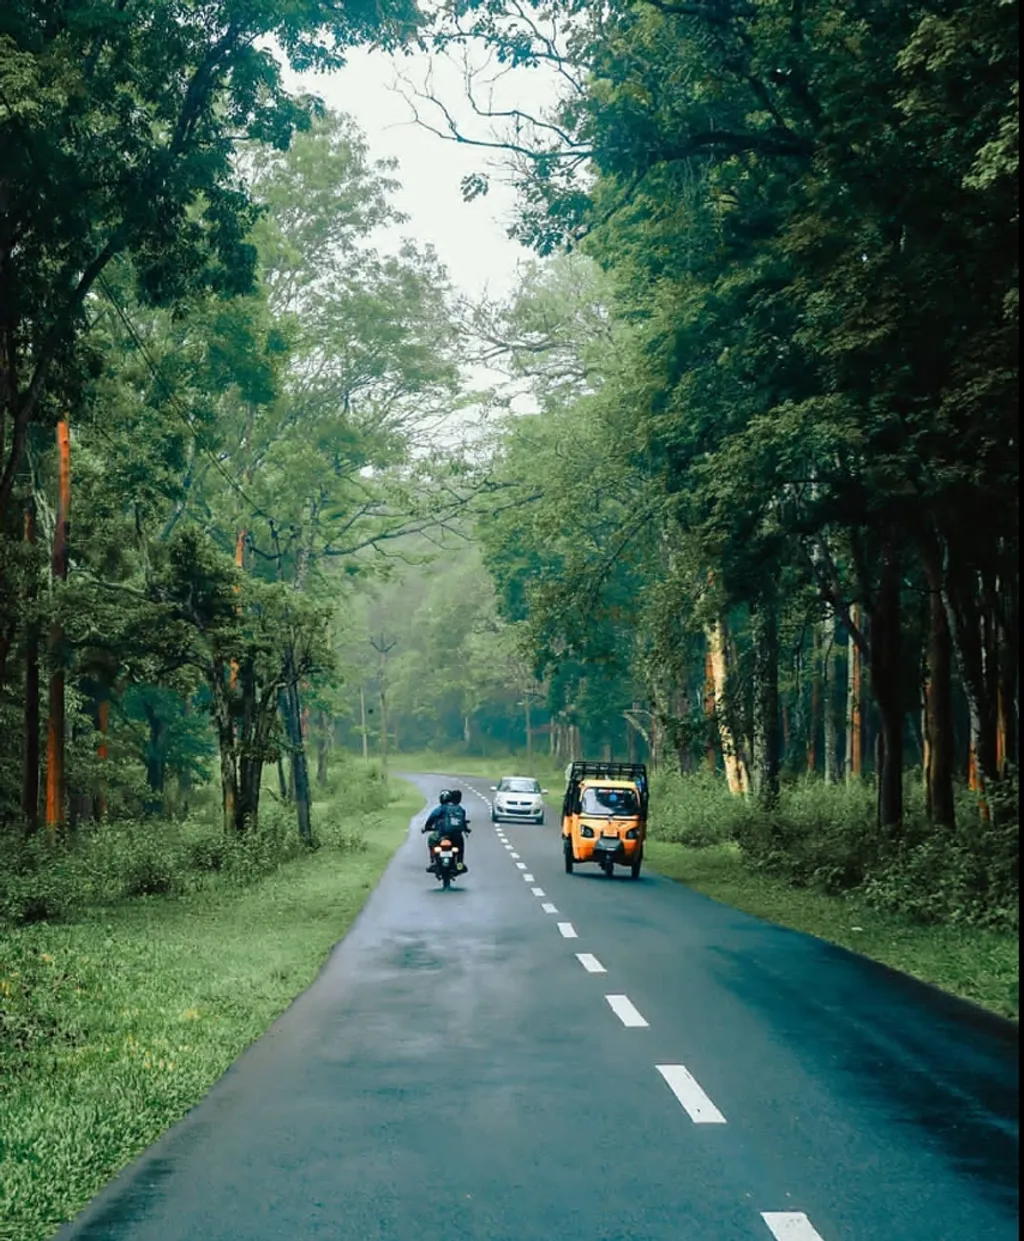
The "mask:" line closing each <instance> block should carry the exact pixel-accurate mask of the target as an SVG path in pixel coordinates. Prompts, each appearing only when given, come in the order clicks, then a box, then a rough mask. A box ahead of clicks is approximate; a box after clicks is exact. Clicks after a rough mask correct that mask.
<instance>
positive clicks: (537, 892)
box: [530, 888, 545, 896]
mask: <svg viewBox="0 0 1024 1241" xmlns="http://www.w3.org/2000/svg"><path fill="white" fill-rule="evenodd" d="M530 891H531V892H532V893H533V894H534V896H544V895H545V893H544V889H543V888H531V889H530Z"/></svg>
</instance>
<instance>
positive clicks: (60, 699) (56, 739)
mask: <svg viewBox="0 0 1024 1241" xmlns="http://www.w3.org/2000/svg"><path fill="white" fill-rule="evenodd" d="M57 470H58V473H57V480H58V481H57V516H56V522H55V525H54V531H53V560H52V562H51V566H50V567H51V572H52V574H53V577H54V578H55V579H56V580H58V581H64V580H65V579H66V578H67V575H68V522H69V521H70V517H71V433H70V428H69V426H68V421H67V419H66V418H62V419H61V420H60V422H58V423H57ZM50 660H51V667H52V672H51V674H50V704H49V723H48V727H47V730H46V827H47V830H48V831H49V832H50V833H51V834H56V832H57V830H58V829H59V828H60V827H61V826H62V825H63V823H64V802H65V788H64V749H65V712H64V629H63V626H62V625H61V623H60V620H59V618H58V619H54V621H53V623H52V625H51V626H50Z"/></svg>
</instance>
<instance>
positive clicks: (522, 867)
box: [516, 862, 526, 870]
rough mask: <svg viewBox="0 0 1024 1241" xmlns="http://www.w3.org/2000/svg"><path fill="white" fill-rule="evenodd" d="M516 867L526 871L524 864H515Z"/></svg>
mask: <svg viewBox="0 0 1024 1241" xmlns="http://www.w3.org/2000/svg"><path fill="white" fill-rule="evenodd" d="M516 865H517V866H518V867H519V869H520V870H526V863H525V862H516Z"/></svg>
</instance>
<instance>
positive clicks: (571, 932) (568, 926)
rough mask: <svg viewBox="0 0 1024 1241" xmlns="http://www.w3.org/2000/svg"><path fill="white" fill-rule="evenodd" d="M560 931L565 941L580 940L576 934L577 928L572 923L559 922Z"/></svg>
mask: <svg viewBox="0 0 1024 1241" xmlns="http://www.w3.org/2000/svg"><path fill="white" fill-rule="evenodd" d="M558 930H559V933H560V934H561V935H562V936H563V937H564V938H565V939H579V936H578V935H577V934H576V928H575V927H574V926H573V924H572V923H571V922H559V924H558Z"/></svg>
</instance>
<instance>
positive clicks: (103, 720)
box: [92, 692, 110, 823]
mask: <svg viewBox="0 0 1024 1241" xmlns="http://www.w3.org/2000/svg"><path fill="white" fill-rule="evenodd" d="M109 729H110V699H109V698H108V697H107V696H106V692H104V694H103V697H102V698H101V699H100V700H99V702H98V703H97V704H96V731H97V732H98V733H99V735H100V740H99V744H98V745H97V746H96V757H97V758H98V759H99V760H100V766H101V768H102V767H103V766H105V764H106V762H107V759H108V758H109V757H110V746H109V745H108V744H107V733H108V731H109ZM92 812H93V817H94V818H95V820H96V822H97V823H102V822H103V820H104V819H105V818H106V817H107V777H106V773H105V772H103V771H102V770H101V772H100V785H99V788H98V789H97V791H96V796H95V798H94V799H93V809H92Z"/></svg>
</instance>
